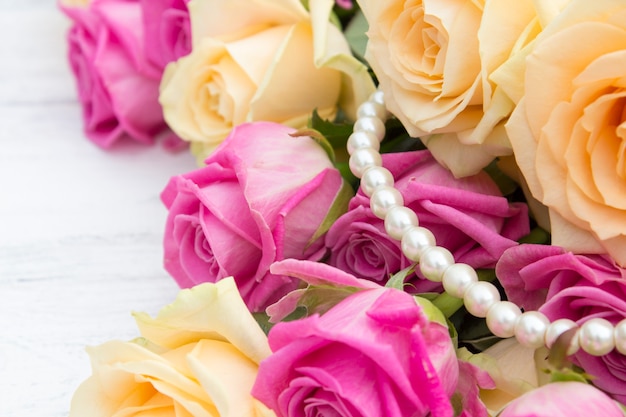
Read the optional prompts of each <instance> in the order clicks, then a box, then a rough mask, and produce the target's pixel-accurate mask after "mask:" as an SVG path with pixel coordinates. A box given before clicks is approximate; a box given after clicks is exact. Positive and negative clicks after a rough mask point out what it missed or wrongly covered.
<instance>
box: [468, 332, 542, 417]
mask: <svg viewBox="0 0 626 417" xmlns="http://www.w3.org/2000/svg"><path fill="white" fill-rule="evenodd" d="M547 354H548V352H547V349H546V348H539V349H532V348H528V347H525V346H522V345H520V344H519V342H518V341H517V340H516V339H515V338H510V339H504V340H501V341H500V342H498V343H496V344H495V345H493V346H491V347H490V348H488V349H486V350H484V351H483V352H481V353H478V354H471V353H470V352H469V351H467V350H466V349H459V350H458V352H457V356H458V357H459V358H461V359H463V360H465V361H467V362H470V363H471V364H473V365H475V366H477V367H479V368H480V369H482V370H484V371H486V372H488V373H489V376H491V378H492V379H493V382H494V383H495V386H496V387H495V389H489V390H481V391H480V400H481V401H482V402H483V403H484V404H485V406H486V407H487V410H488V411H489V415H491V416H495V415H497V413H498V411H500V410H502V409H503V408H504V406H506V405H507V404H508V403H509V402H511V401H512V400H514V399H515V398H517V397H519V396H521V395H522V394H524V393H526V392H528V391H531V390H533V389H535V388H537V387H539V386H541V385H544V384H546V383H548V382H549V375H548V374H546V373H545V372H544V371H545V370H546V369H548V363H547V361H546V359H545V358H546V357H547Z"/></svg>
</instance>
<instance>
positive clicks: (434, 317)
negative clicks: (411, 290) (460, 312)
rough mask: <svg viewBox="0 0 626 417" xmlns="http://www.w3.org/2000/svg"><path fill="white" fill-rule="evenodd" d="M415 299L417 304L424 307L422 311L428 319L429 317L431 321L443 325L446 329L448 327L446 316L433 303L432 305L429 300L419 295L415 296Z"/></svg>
mask: <svg viewBox="0 0 626 417" xmlns="http://www.w3.org/2000/svg"><path fill="white" fill-rule="evenodd" d="M413 298H414V299H415V302H416V303H417V304H418V305H419V306H420V307H422V310H423V311H424V313H425V314H426V317H428V319H429V320H430V321H434V322H436V323H439V324H443V325H444V326H446V327H447V326H448V321H447V320H446V318H445V316H444V315H443V313H442V312H441V310H439V309H438V308H437V307H435V305H434V304H433V303H431V302H430V301H429V300H427V299H426V298H424V297H420V296H419V295H414V296H413Z"/></svg>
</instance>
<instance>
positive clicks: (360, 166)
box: [348, 148, 383, 178]
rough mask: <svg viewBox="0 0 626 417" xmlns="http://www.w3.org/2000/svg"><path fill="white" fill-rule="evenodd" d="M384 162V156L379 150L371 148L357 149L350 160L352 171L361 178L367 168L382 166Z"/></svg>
mask: <svg viewBox="0 0 626 417" xmlns="http://www.w3.org/2000/svg"><path fill="white" fill-rule="evenodd" d="M382 164H383V158H382V157H381V156H380V154H379V153H378V151H375V150H374V149H371V148H364V149H357V150H356V151H354V153H353V154H352V155H351V156H350V160H349V161H348V165H349V166H350V171H352V173H353V174H354V175H355V176H356V177H357V178H361V176H362V175H363V172H365V170H366V169H367V168H370V167H373V166H381V165H382Z"/></svg>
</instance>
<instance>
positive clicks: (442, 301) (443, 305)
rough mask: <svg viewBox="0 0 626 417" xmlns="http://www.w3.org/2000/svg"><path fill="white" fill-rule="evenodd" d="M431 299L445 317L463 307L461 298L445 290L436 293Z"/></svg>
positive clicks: (450, 315)
mask: <svg viewBox="0 0 626 417" xmlns="http://www.w3.org/2000/svg"><path fill="white" fill-rule="evenodd" d="M431 301H432V303H433V304H434V305H435V306H436V307H437V308H438V309H439V310H441V312H442V313H443V315H444V316H445V317H446V318H450V317H452V315H453V314H454V313H456V312H457V311H458V310H459V309H460V308H461V307H463V299H461V298H456V297H453V296H451V295H450V294H448V293H446V292H444V293H441V294H437V296H436V297H435V298H434V299H432V300H431Z"/></svg>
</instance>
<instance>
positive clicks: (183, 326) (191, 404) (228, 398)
mask: <svg viewBox="0 0 626 417" xmlns="http://www.w3.org/2000/svg"><path fill="white" fill-rule="evenodd" d="M135 319H136V321H137V325H138V326H139V329H140V331H141V337H140V338H137V339H135V340H133V341H131V342H122V341H111V342H107V343H104V344H103V345H100V346H97V347H92V348H89V349H88V352H89V354H90V356H91V363H92V368H93V374H92V376H91V377H90V378H88V379H87V380H86V381H85V382H83V384H82V385H81V386H80V387H79V388H78V390H77V391H76V393H75V394H74V397H73V399H72V404H71V410H70V417H84V416H90V417H105V416H106V417H108V416H113V415H131V414H132V415H140V414H141V415H144V414H143V413H147V414H146V415H148V413H149V415H157V414H158V415H159V416H181V417H182V416H196V417H204V416H206V417H209V416H211V417H215V416H235V415H238V416H257V417H261V416H267V417H272V416H274V413H273V412H271V411H269V410H268V409H267V408H266V407H265V406H263V405H262V404H261V403H260V402H258V401H257V400H256V399H254V398H252V397H251V396H250V390H251V388H252V385H253V383H254V380H255V378H256V374H257V368H258V364H259V362H260V361H261V360H262V359H264V358H266V357H267V356H269V355H270V353H271V351H270V349H269V346H268V344H267V338H266V337H265V334H264V333H263V331H262V330H261V329H260V327H259V326H258V325H257V323H256V322H255V321H254V319H253V318H252V316H251V315H250V313H249V312H248V310H247V309H246V307H245V305H244V303H243V301H242V299H241V297H240V296H239V293H238V292H237V288H236V286H235V282H234V280H233V279H232V278H227V279H225V280H222V281H220V282H218V283H217V284H202V285H199V286H197V287H194V288H192V289H187V290H182V291H181V292H180V294H179V295H178V297H177V299H176V301H175V302H174V303H173V304H171V305H169V306H167V307H165V308H164V309H163V310H161V311H160V312H159V314H158V315H157V317H156V318H155V319H153V318H151V317H150V316H148V315H147V314H145V313H138V314H135Z"/></svg>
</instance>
